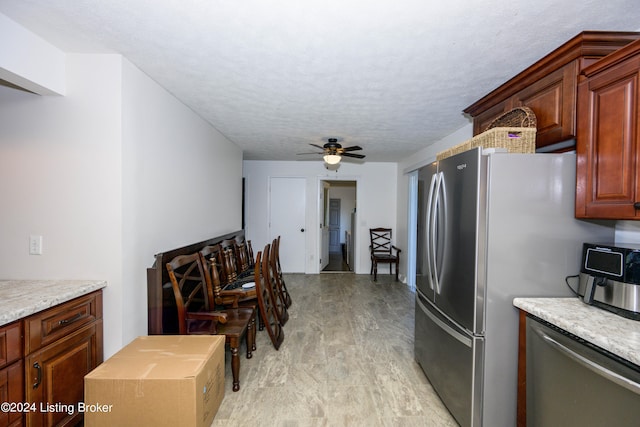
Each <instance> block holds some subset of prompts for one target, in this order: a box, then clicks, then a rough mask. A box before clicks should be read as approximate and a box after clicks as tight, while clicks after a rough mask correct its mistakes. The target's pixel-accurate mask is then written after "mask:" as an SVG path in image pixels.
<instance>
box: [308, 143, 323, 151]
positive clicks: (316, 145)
mask: <svg viewBox="0 0 640 427" xmlns="http://www.w3.org/2000/svg"><path fill="white" fill-rule="evenodd" d="M309 145H311V146H312V147H317V148H319V149H321V150H324V147H323V146H322V145H318V144H309Z"/></svg>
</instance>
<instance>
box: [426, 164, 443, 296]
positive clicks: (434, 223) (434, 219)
mask: <svg viewBox="0 0 640 427" xmlns="http://www.w3.org/2000/svg"><path fill="white" fill-rule="evenodd" d="M441 183H442V172H438V173H437V174H436V175H435V189H434V190H433V196H434V197H433V200H432V205H431V224H430V227H429V239H430V245H429V265H430V266H431V279H430V280H433V285H434V286H432V288H434V287H435V291H436V293H440V292H439V289H440V286H439V283H438V282H439V278H440V272H439V271H438V254H437V250H438V238H439V236H438V235H437V232H438V221H439V215H438V208H439V200H440V184H441Z"/></svg>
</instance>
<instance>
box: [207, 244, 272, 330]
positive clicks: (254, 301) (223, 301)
mask: <svg viewBox="0 0 640 427" xmlns="http://www.w3.org/2000/svg"><path fill="white" fill-rule="evenodd" d="M198 254H200V263H201V264H202V267H203V269H204V278H205V280H206V282H207V286H208V287H211V289H213V297H214V302H215V304H216V305H218V306H223V307H226V308H238V307H245V308H246V307H248V308H252V309H253V310H255V312H256V314H257V315H258V329H259V330H263V329H264V322H263V321H262V317H261V316H260V313H259V310H258V297H257V294H256V288H255V287H253V288H247V289H245V288H244V287H242V286H240V287H235V288H233V289H225V288H223V286H222V281H221V279H220V273H221V270H223V269H222V268H220V267H221V261H220V260H221V259H223V250H222V247H221V246H220V245H208V246H205V247H204V248H202V249H201V250H200V251H199V252H198ZM254 342H255V340H254Z"/></svg>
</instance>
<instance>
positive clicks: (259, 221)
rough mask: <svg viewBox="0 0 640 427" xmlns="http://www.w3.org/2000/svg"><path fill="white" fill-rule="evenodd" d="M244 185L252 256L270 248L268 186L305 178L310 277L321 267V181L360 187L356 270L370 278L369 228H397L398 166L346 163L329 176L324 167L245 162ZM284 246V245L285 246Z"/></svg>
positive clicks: (308, 164)
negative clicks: (272, 182)
mask: <svg viewBox="0 0 640 427" xmlns="http://www.w3.org/2000/svg"><path fill="white" fill-rule="evenodd" d="M243 165H244V166H243V167H244V172H243V174H244V177H245V179H246V181H245V186H246V193H247V194H246V208H245V209H246V211H245V218H246V234H247V238H248V239H251V240H252V246H253V248H254V251H257V250H258V248H262V247H263V246H264V245H265V244H266V243H269V242H270V240H271V239H270V235H269V225H268V216H269V210H268V206H269V205H268V200H269V199H268V183H269V178H270V177H304V178H306V182H307V186H306V188H307V193H306V201H307V206H306V217H307V223H306V224H305V228H306V229H307V230H314V231H313V232H310V233H305V234H306V247H305V255H306V269H305V271H306V273H317V272H318V270H319V266H318V264H317V260H318V253H317V252H318V242H319V224H320V220H319V218H318V200H319V192H318V182H319V181H320V180H331V179H336V180H349V181H351V180H353V181H357V187H358V190H357V191H358V196H357V197H358V202H357V203H358V222H357V227H358V229H357V230H356V234H357V236H358V241H357V242H356V257H357V258H356V261H355V264H356V270H355V272H356V273H358V274H369V269H370V261H369V249H368V248H369V228H372V227H383V226H387V225H388V226H390V227H392V228H396V209H395V208H394V207H395V206H396V204H397V197H396V188H397V183H396V181H397V164H396V163H375V162H367V163H364V164H350V163H347V162H344V163H342V164H341V165H340V169H338V171H337V172H333V171H327V170H326V169H325V168H324V166H323V163H322V161H317V162H308V161H299V162H296V161H276V162H270V161H255V160H245V161H244V162H243ZM281 244H283V245H284V244H286V242H282V243H281Z"/></svg>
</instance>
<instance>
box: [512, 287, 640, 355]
mask: <svg viewBox="0 0 640 427" xmlns="http://www.w3.org/2000/svg"><path fill="white" fill-rule="evenodd" d="M513 305H515V306H516V307H518V308H520V309H522V310H524V311H526V312H527V313H530V314H533V315H534V316H536V317H539V318H540V319H542V320H545V321H547V322H549V323H551V324H553V325H556V326H557V327H559V328H561V329H564V330H565V331H567V332H570V333H572V334H574V335H576V336H578V337H580V338H582V339H584V340H586V341H589V342H590V343H592V344H595V345H597V346H598V347H601V348H603V349H605V350H607V351H609V352H611V353H613V354H615V355H617V356H619V357H621V358H623V359H626V360H628V361H629V362H631V363H634V364H636V365H640V321H637V320H631V319H626V318H624V317H622V316H618V315H617V314H614V313H611V312H609V311H606V310H603V309H601V308H597V307H594V306H590V305H587V304H585V303H584V302H582V300H580V299H578V298H515V299H514V300H513Z"/></svg>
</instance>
